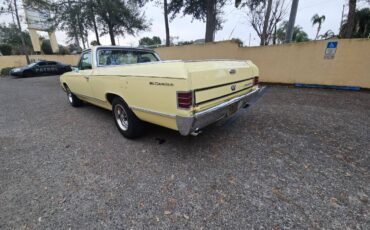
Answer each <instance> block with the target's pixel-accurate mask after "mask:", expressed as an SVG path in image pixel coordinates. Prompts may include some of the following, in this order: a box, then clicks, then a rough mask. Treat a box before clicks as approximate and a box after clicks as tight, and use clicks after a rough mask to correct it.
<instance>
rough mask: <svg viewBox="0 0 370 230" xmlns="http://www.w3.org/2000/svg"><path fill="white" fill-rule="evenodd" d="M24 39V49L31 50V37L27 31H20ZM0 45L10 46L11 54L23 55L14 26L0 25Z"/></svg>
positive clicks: (19, 39)
mask: <svg viewBox="0 0 370 230" xmlns="http://www.w3.org/2000/svg"><path fill="white" fill-rule="evenodd" d="M22 36H23V37H24V40H25V44H26V49H27V50H28V51H31V50H32V43H31V37H30V35H29V33H28V32H27V31H22ZM0 43H1V44H7V45H9V46H11V49H12V54H17V55H19V54H23V51H22V40H21V37H20V36H19V30H18V27H17V25H15V24H8V25H5V24H2V25H0Z"/></svg>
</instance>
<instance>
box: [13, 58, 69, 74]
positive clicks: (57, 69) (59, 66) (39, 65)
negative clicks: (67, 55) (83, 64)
mask: <svg viewBox="0 0 370 230" xmlns="http://www.w3.org/2000/svg"><path fill="white" fill-rule="evenodd" d="M69 71H72V67H71V66H70V65H66V64H63V63H60V62H56V61H37V62H34V63H31V64H29V65H27V66H24V67H19V68H14V69H12V70H11V71H10V75H12V76H16V77H33V76H42V75H60V74H63V73H65V72H69Z"/></svg>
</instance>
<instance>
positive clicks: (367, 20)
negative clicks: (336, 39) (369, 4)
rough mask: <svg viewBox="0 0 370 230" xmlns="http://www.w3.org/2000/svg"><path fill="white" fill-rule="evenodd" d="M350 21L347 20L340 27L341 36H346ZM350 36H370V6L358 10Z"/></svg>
mask: <svg viewBox="0 0 370 230" xmlns="http://www.w3.org/2000/svg"><path fill="white" fill-rule="evenodd" d="M347 26H348V22H347V21H345V22H344V23H343V25H342V27H341V29H340V35H341V37H346V34H345V33H346V32H347ZM350 37H353V38H370V8H363V9H361V10H358V11H356V13H355V19H354V27H353V29H352V30H351V33H350Z"/></svg>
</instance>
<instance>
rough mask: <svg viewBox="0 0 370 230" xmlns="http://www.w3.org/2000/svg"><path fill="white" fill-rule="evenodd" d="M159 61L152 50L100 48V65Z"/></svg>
mask: <svg viewBox="0 0 370 230" xmlns="http://www.w3.org/2000/svg"><path fill="white" fill-rule="evenodd" d="M155 61H159V60H158V58H157V57H156V55H155V54H154V53H152V52H148V51H141V50H125V49H99V50H98V64H99V66H107V65H127V64H136V63H145V62H155Z"/></svg>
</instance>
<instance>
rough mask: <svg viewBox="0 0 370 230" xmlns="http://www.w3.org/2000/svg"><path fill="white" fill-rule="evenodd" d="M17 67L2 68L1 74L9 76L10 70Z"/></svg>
mask: <svg viewBox="0 0 370 230" xmlns="http://www.w3.org/2000/svg"><path fill="white" fill-rule="evenodd" d="M13 68H16V67H5V68H2V69H1V76H7V75H9V73H10V70H11V69H13Z"/></svg>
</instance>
